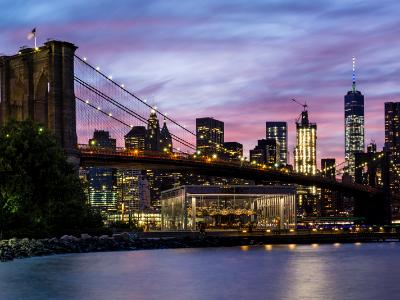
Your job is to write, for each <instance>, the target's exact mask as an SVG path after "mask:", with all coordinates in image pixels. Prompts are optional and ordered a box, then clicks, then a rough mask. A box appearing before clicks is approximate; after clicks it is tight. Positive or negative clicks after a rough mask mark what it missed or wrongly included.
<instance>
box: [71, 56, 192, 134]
mask: <svg viewBox="0 0 400 300" xmlns="http://www.w3.org/2000/svg"><path fill="white" fill-rule="evenodd" d="M75 58H77V59H78V60H79V61H80V62H82V63H83V64H85V65H86V66H88V67H89V68H91V69H92V70H93V71H96V72H97V73H98V74H100V75H101V76H102V77H104V78H105V79H106V80H108V81H109V82H111V83H113V84H114V85H115V86H116V87H117V88H118V89H120V90H122V91H124V92H125V93H127V94H128V95H130V96H131V97H133V98H135V99H136V100H138V101H140V102H141V103H142V104H144V105H146V106H147V107H148V108H150V109H154V110H155V111H156V112H157V113H158V114H160V115H161V116H163V117H164V118H165V119H166V120H168V121H170V122H171V123H173V124H175V125H176V126H178V127H179V128H181V129H183V130H184V131H186V132H188V133H190V134H191V135H193V136H196V133H194V132H192V131H190V130H189V129H187V128H186V127H184V126H182V125H180V124H179V123H178V122H177V121H175V120H173V119H171V118H169V117H168V116H167V115H165V114H163V113H162V112H160V111H158V110H157V109H155V108H154V107H152V106H151V105H149V104H148V103H146V102H144V101H143V100H142V99H141V98H139V97H138V96H136V95H135V94H133V93H132V92H130V91H128V90H127V89H125V88H123V87H122V86H120V85H119V84H118V83H116V82H115V81H114V80H112V79H111V78H109V77H108V76H106V75H105V74H104V73H102V72H100V70H98V69H96V68H95V67H93V66H92V65H91V64H89V63H87V62H86V61H84V60H83V59H82V58H80V57H79V56H77V55H75Z"/></svg>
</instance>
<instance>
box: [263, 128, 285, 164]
mask: <svg viewBox="0 0 400 300" xmlns="http://www.w3.org/2000/svg"><path fill="white" fill-rule="evenodd" d="M265 125H266V139H275V140H276V141H277V142H278V143H279V148H280V155H279V156H280V158H279V161H280V163H281V164H282V165H286V164H287V139H288V135H287V123H286V122H266V123H265Z"/></svg>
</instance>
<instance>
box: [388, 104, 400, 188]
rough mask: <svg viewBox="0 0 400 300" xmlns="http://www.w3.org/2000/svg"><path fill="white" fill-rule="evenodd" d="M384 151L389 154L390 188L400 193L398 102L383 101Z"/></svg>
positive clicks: (399, 110)
mask: <svg viewBox="0 0 400 300" xmlns="http://www.w3.org/2000/svg"><path fill="white" fill-rule="evenodd" d="M385 151H386V152H388V155H389V156H390V159H389V161H390V166H389V170H390V188H391V190H392V191H393V192H395V193H400V102H386V103H385ZM392 161H393V162H392Z"/></svg>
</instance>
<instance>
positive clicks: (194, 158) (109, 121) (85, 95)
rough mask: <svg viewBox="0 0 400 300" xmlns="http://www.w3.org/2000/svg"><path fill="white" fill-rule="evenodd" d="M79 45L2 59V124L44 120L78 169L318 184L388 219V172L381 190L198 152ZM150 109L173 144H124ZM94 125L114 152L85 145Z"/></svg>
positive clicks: (375, 219)
mask: <svg viewBox="0 0 400 300" xmlns="http://www.w3.org/2000/svg"><path fill="white" fill-rule="evenodd" d="M76 49H77V47H76V46H75V45H73V44H71V43H68V42H64V41H55V40H51V41H48V42H46V43H45V44H44V45H43V46H42V47H39V48H21V49H20V51H19V52H18V53H17V54H15V55H12V56H2V57H0V76H1V82H0V90H1V105H0V120H1V124H5V123H6V122H8V121H9V120H11V119H16V120H25V119H32V120H33V121H35V122H38V123H41V124H43V125H44V126H46V128H48V129H49V130H50V131H52V132H53V133H54V135H55V136H56V138H57V139H58V141H59V143H60V145H61V146H62V147H63V149H64V150H65V153H66V155H67V157H68V159H69V160H70V162H72V163H73V164H75V165H76V166H79V165H81V166H107V167H109V166H110V167H116V168H135V169H140V168H142V169H146V168H158V169H160V168H163V169H170V170H185V169H190V170H193V172H197V173H198V174H206V175H212V176H222V177H235V178H242V179H248V180H254V181H255V182H259V183H263V182H279V183H284V184H298V185H304V186H316V187H320V188H326V189H330V190H334V191H340V192H342V193H343V194H345V195H347V196H349V197H354V199H355V215H357V216H360V217H364V218H366V219H367V220H368V221H370V222H371V223H376V224H377V223H380V224H388V223H390V215H391V213H390V206H391V201H392V200H397V197H398V196H395V195H391V194H390V191H389V187H388V186H389V184H388V176H385V175H384V176H383V177H382V178H383V185H382V186H383V187H377V186H368V185H364V184H361V183H346V182H340V181H338V180H337V179H328V178H325V177H323V176H321V175H301V174H297V173H294V172H293V171H291V170H289V169H287V168H284V167H283V168H269V167H267V166H265V165H259V164H252V163H250V162H246V161H240V160H238V161H227V160H224V159H222V158H219V157H212V156H204V155H201V153H198V152H197V151H196V144H195V139H196V133H195V132H192V131H191V130H189V129H188V128H186V127H185V126H184V125H183V124H181V122H180V121H179V119H178V117H174V116H173V114H171V115H166V114H165V113H163V112H161V111H160V110H159V109H157V108H156V107H153V106H151V105H150V103H148V102H147V101H146V100H145V99H142V98H140V97H139V96H138V95H136V94H135V93H134V92H132V91H131V90H129V89H128V88H126V87H125V86H124V85H123V84H121V83H117V82H115V81H114V80H113V78H112V76H108V75H106V74H104V73H103V72H102V70H101V69H100V68H99V67H97V66H96V65H92V64H90V63H89V62H88V60H87V59H86V58H85V57H79V56H77V55H76V54H75V51H76ZM188 109H190V108H188ZM150 111H153V113H155V114H156V115H157V116H158V117H159V118H163V119H164V120H165V122H166V123H167V124H168V128H169V132H170V135H171V139H172V145H171V149H168V151H159V152H157V151H137V150H136V151H134V150H129V149H125V148H124V145H123V141H124V136H125V135H126V134H127V132H129V131H130V130H131V128H133V127H135V126H140V125H144V124H147V119H148V115H149V112H150ZM95 129H103V130H107V131H108V132H110V135H111V136H113V137H114V138H115V139H116V146H117V147H116V148H115V150H110V149H102V148H96V147H93V146H92V145H88V144H87V143H88V140H89V139H90V137H91V134H92V133H93V131H94V130H95ZM164 150H165V149H164ZM376 161H377V162H378V161H379V162H380V163H381V164H382V165H383V166H386V171H387V169H388V166H389V164H390V161H389V160H388V158H387V157H386V156H385V155H384V156H377V157H376Z"/></svg>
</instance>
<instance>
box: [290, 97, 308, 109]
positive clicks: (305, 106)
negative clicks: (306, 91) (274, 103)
mask: <svg viewBox="0 0 400 300" xmlns="http://www.w3.org/2000/svg"><path fill="white" fill-rule="evenodd" d="M292 101H293V102H296V103H297V104H298V105H301V106H303V111H306V110H307V107H308V105H307V102H304V104H302V103H300V102H299V101H297V100H296V99H294V98H292Z"/></svg>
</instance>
